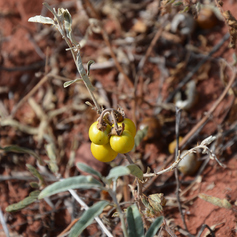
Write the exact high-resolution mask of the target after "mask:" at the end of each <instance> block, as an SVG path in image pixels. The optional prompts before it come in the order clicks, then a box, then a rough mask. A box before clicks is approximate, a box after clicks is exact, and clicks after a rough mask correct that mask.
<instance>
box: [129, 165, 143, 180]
mask: <svg viewBox="0 0 237 237" xmlns="http://www.w3.org/2000/svg"><path fill="white" fill-rule="evenodd" d="M126 167H127V168H128V169H129V170H130V173H131V174H132V175H134V176H136V177H137V178H139V179H140V180H143V172H142V170H141V169H140V168H139V167H138V166H137V165H135V164H131V165H127V166H126Z"/></svg>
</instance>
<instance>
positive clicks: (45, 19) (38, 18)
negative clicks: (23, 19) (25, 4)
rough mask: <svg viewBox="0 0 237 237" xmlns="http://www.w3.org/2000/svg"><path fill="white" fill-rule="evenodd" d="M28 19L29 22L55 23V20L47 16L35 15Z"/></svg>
mask: <svg viewBox="0 0 237 237" xmlns="http://www.w3.org/2000/svg"><path fill="white" fill-rule="evenodd" d="M28 21H29V22H36V23H42V24H51V25H54V21H53V20H52V19H51V18H49V17H45V16H34V17H31V18H29V20H28Z"/></svg>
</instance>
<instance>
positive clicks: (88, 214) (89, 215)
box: [69, 201, 109, 237]
mask: <svg viewBox="0 0 237 237" xmlns="http://www.w3.org/2000/svg"><path fill="white" fill-rule="evenodd" d="M108 204H109V202H107V201H100V202H97V203H96V204H94V205H93V206H92V207H90V208H89V209H88V210H86V211H85V212H84V213H83V214H82V216H81V218H80V219H79V221H78V222H77V223H76V224H75V225H74V226H73V228H72V230H71V231H70V234H69V237H78V236H79V235H80V234H81V232H82V231H83V230H84V229H85V228H86V227H87V226H89V225H90V224H91V223H92V222H93V220H94V218H95V217H96V216H98V215H100V213H102V211H103V210H104V208H105V207H106V206H107V205H108Z"/></svg>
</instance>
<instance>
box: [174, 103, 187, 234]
mask: <svg viewBox="0 0 237 237" xmlns="http://www.w3.org/2000/svg"><path fill="white" fill-rule="evenodd" d="M180 116H181V110H180V109H179V108H178V107H176V124H175V133H176V148H175V160H177V159H178V151H179V124H180ZM174 173H175V179H176V191H175V193H176V197H177V202H178V207H179V213H180V215H181V219H182V221H183V225H184V228H185V230H187V231H188V227H187V224H186V222H185V218H184V214H183V211H182V207H181V201H180V196H179V190H180V182H179V173H178V169H175V172H174Z"/></svg>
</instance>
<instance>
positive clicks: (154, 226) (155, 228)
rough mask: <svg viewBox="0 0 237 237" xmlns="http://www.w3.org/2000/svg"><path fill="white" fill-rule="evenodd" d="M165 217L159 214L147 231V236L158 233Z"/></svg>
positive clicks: (150, 236) (151, 236)
mask: <svg viewBox="0 0 237 237" xmlns="http://www.w3.org/2000/svg"><path fill="white" fill-rule="evenodd" d="M163 219H164V218H163V216H159V217H158V218H156V219H155V221H154V222H153V223H152V224H151V226H150V228H149V229H148V231H147V232H146V235H145V237H153V236H154V235H155V234H156V233H157V231H158V229H159V228H160V226H161V225H162V223H163Z"/></svg>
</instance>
